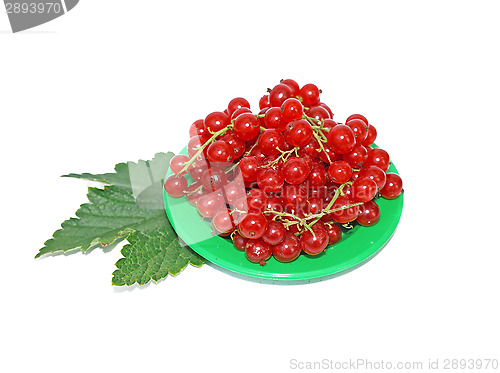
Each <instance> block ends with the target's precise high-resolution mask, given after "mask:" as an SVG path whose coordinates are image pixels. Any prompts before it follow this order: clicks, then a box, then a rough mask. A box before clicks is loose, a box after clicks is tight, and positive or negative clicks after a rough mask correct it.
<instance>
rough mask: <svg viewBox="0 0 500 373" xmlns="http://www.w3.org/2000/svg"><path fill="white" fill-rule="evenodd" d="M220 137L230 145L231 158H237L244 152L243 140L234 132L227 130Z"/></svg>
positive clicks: (244, 144)
mask: <svg viewBox="0 0 500 373" xmlns="http://www.w3.org/2000/svg"><path fill="white" fill-rule="evenodd" d="M220 139H221V140H222V141H225V142H226V143H227V144H228V145H229V146H230V147H231V149H232V151H233V159H238V158H239V157H241V156H242V155H243V154H244V153H245V148H246V143H245V141H243V140H240V139H239V138H238V137H237V136H236V135H235V134H234V132H227V133H226V134H225V135H223V136H222V137H221V138H220Z"/></svg>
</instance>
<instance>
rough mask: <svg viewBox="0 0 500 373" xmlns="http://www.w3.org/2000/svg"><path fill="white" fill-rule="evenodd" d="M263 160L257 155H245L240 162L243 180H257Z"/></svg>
mask: <svg viewBox="0 0 500 373" xmlns="http://www.w3.org/2000/svg"><path fill="white" fill-rule="evenodd" d="M261 164H262V162H261V161H260V160H259V158H257V157H255V156H248V157H244V158H243V159H242V160H241V161H240V163H239V169H240V172H241V176H242V177H243V180H244V181H246V182H250V181H255V180H257V175H258V174H259V171H260V170H261V169H260V166H261Z"/></svg>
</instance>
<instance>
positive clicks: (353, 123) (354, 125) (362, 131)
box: [346, 119, 368, 144]
mask: <svg viewBox="0 0 500 373" xmlns="http://www.w3.org/2000/svg"><path fill="white" fill-rule="evenodd" d="M346 125H347V126H348V127H350V128H351V129H352V131H353V132H354V137H356V144H361V143H362V142H363V141H365V140H366V136H368V132H367V131H368V125H367V124H366V123H365V122H363V121H362V120H361V119H351V120H350V121H349V122H347V123H346Z"/></svg>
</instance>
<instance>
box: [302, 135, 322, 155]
mask: <svg viewBox="0 0 500 373" xmlns="http://www.w3.org/2000/svg"><path fill="white" fill-rule="evenodd" d="M319 150H320V146H319V143H318V140H316V139H315V138H314V137H312V138H311V141H309V142H308V143H307V144H305V145H304V146H302V147H301V148H300V149H299V150H298V152H297V153H298V155H299V157H309V158H311V159H313V158H315V157H316V156H318V155H319Z"/></svg>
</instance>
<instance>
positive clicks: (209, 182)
mask: <svg viewBox="0 0 500 373" xmlns="http://www.w3.org/2000/svg"><path fill="white" fill-rule="evenodd" d="M200 181H201V183H202V184H203V187H205V189H207V190H209V191H211V192H215V191H216V190H218V189H220V188H222V187H223V186H224V185H226V183H227V177H226V173H225V172H224V171H223V170H221V169H220V168H208V169H206V170H205V171H203V173H202V174H201V179H200Z"/></svg>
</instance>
